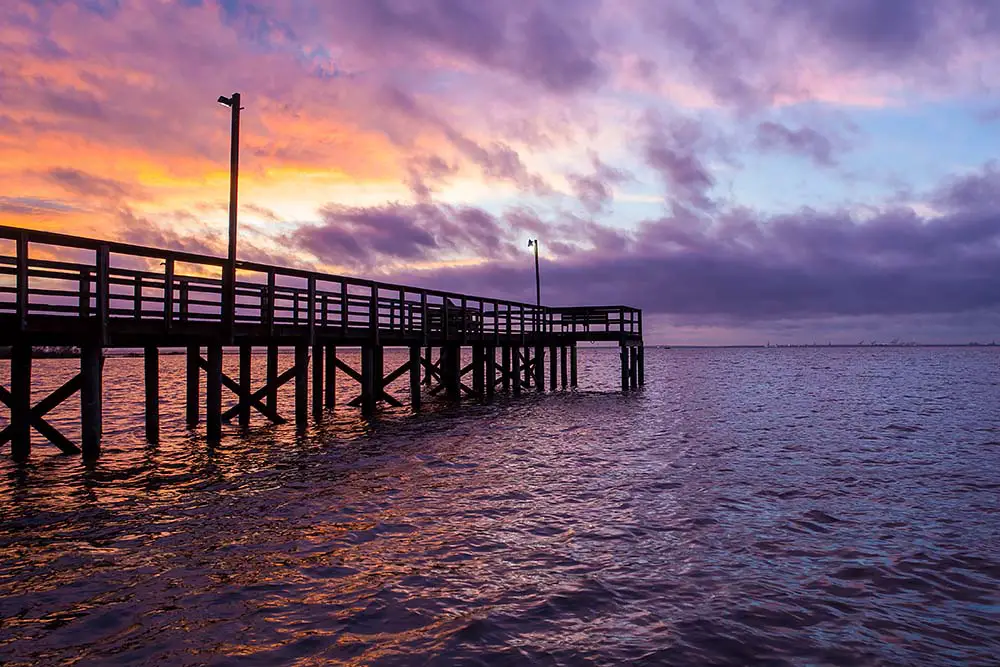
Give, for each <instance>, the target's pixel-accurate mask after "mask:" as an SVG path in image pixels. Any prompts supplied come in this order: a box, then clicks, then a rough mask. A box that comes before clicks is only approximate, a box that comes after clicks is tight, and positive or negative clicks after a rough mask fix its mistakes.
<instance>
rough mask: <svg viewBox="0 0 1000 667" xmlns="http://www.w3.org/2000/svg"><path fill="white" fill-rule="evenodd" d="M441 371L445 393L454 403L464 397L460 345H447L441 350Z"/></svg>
mask: <svg viewBox="0 0 1000 667" xmlns="http://www.w3.org/2000/svg"><path fill="white" fill-rule="evenodd" d="M441 359H442V362H441V371H442V377H443V378H444V387H445V393H446V394H447V395H448V398H450V399H451V400H453V401H457V400H459V399H461V397H462V389H461V382H462V348H461V346H460V345H459V344H458V343H447V344H445V346H444V347H442V348H441Z"/></svg>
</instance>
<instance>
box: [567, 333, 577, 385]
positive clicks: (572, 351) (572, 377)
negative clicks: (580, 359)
mask: <svg viewBox="0 0 1000 667" xmlns="http://www.w3.org/2000/svg"><path fill="white" fill-rule="evenodd" d="M576 380H577V377H576V343H573V344H572V345H570V348H569V386H571V387H573V388H574V389H575V388H576V386H577V384H576Z"/></svg>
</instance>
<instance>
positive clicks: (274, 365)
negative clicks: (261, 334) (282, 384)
mask: <svg viewBox="0 0 1000 667" xmlns="http://www.w3.org/2000/svg"><path fill="white" fill-rule="evenodd" d="M277 379H278V346H277V345H268V346H267V375H266V376H265V380H264V383H265V384H266V385H271V384H273V383H274V381H275V380H277ZM265 401H266V405H267V407H268V409H269V410H273V411H275V412H276V411H277V410H278V390H277V389H271V390H270V391H269V392H267V396H265Z"/></svg>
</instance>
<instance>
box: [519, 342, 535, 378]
mask: <svg viewBox="0 0 1000 667" xmlns="http://www.w3.org/2000/svg"><path fill="white" fill-rule="evenodd" d="M523 349H524V356H523V357H522V366H523V367H524V386H525V387H530V386H531V379H532V377H533V375H532V373H531V348H530V347H528V346H527V345H525V346H524V348H523Z"/></svg>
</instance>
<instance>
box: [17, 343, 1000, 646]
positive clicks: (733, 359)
mask: <svg viewBox="0 0 1000 667" xmlns="http://www.w3.org/2000/svg"><path fill="white" fill-rule="evenodd" d="M391 360H392V358H391V357H390V358H388V359H387V364H388V362H390V361H391ZM616 360H617V356H616V351H614V350H585V351H581V374H580V375H581V386H582V388H581V390H579V391H576V392H556V393H552V394H546V395H544V396H538V395H534V394H531V395H527V396H525V397H522V398H521V399H517V400H504V399H501V400H499V401H498V402H497V403H496V404H494V405H490V406H479V405H471V404H463V405H462V406H461V407H459V408H455V407H450V406H448V405H446V404H433V403H432V404H431V405H429V406H428V410H427V411H426V413H425V414H424V415H421V416H419V417H412V416H409V415H407V414H406V411H405V410H394V411H389V412H386V413H385V414H384V415H382V417H381V418H380V419H379V420H378V421H377V422H375V423H374V424H367V423H365V422H362V421H360V420H359V419H358V418H357V416H356V414H355V413H354V411H352V410H349V409H338V411H337V412H336V414H335V415H332V416H328V418H327V419H326V420H325V422H324V423H323V424H322V425H318V426H314V427H312V428H311V429H310V430H309V431H308V432H307V433H305V434H303V435H296V433H295V430H294V428H293V427H290V426H282V427H267V426H264V425H263V424H262V423H261V422H255V423H254V424H255V425H254V426H253V427H252V429H251V431H250V433H249V434H248V435H246V436H245V437H237V436H236V435H229V436H227V437H226V438H225V439H224V441H223V443H222V445H221V446H218V447H215V448H210V447H209V446H207V445H206V444H205V442H204V441H203V440H202V439H201V437H200V435H199V434H198V433H196V432H195V433H193V432H189V431H187V430H185V428H184V426H183V424H182V423H181V418H182V410H181V397H182V395H183V391H182V386H181V384H180V380H181V378H182V375H183V373H182V370H183V359H182V358H180V357H165V358H164V360H163V379H162V383H163V394H164V401H163V408H162V410H163V413H164V416H163V422H164V426H163V438H162V442H161V444H159V445H155V446H154V445H148V444H145V443H144V442H143V437H142V425H141V420H140V418H139V412H140V410H141V392H142V388H141V379H140V378H141V367H142V362H141V360H139V359H114V358H113V359H109V360H108V362H107V366H106V369H105V377H106V382H107V387H106V397H105V407H106V413H107V415H106V428H105V433H106V434H105V453H104V456H103V457H102V458H101V459H100V461H99V462H98V463H97V464H96V465H93V466H90V467H88V466H85V465H84V464H83V463H81V462H80V460H79V459H78V458H75V457H62V456H58V455H55V454H53V452H54V451H55V450H54V448H52V447H51V446H48V445H44V444H42V443H41V442H39V439H38V438H36V442H35V449H34V453H33V457H32V460H31V463H30V465H28V466H26V467H18V466H16V465H14V464H13V463H12V462H11V461H10V458H9V450H8V449H7V448H6V447H5V450H4V452H3V455H2V457H0V663H4V664H8V665H20V664H24V665H27V664H63V663H65V664H99V665H118V664H134V665H139V664H165V665H166V664H170V665H195V664H260V665H272V664H301V665H314V664H337V663H346V664H386V665H392V664H490V665H494V664H496V665H503V664H511V665H517V664H531V663H534V664H623V663H630V664H651V665H656V664H678V665H684V664H720V665H721V664H733V665H736V664H768V665H785V664H792V665H875V664H900V665H949V664H954V665H975V664H980V665H987V664H990V665H996V664H998V658H997V656H998V655H1000V630H998V628H1000V592H998V591H1000V384H998V378H1000V373H998V369H1000V353H998V352H997V351H996V349H995V348H994V349H987V348H983V349H974V348H970V349H803V350H788V349H783V350H774V349H770V350H768V349H758V350H653V349H651V350H648V351H647V371H646V376H647V386H646V388H645V389H644V390H643V391H640V392H636V393H634V394H632V395H628V396H621V395H619V394H616V393H613V389H614V385H615V382H616V381H617V377H618V376H617V368H616V365H615V364H616ZM256 363H257V365H258V366H259V367H261V368H263V365H264V364H263V359H258V360H257V362H256ZM226 364H227V366H231V365H235V359H230V358H227V360H226ZM73 366H74V362H71V361H55V360H53V361H41V362H37V367H36V368H37V370H36V373H38V374H39V376H40V377H41V380H42V381H41V382H40V383H39V384H40V386H39V388H38V391H39V393H40V394H41V393H44V392H45V391H46V390H51V389H53V388H54V387H55V386H57V385H58V384H59V383H61V381H63V380H65V379H66V378H67V377H68V376H69V375H70V374H71V373H72V372H73ZM233 370H234V369H233ZM6 372H7V369H6V363H4V364H3V370H2V371H0V374H2V375H3V377H0V380H2V381H4V382H6ZM340 389H341V394H342V396H344V397H348V396H347V395H348V393H349V392H350V391H351V388H350V386H349V385H348V384H347V383H346V382H345V383H342V384H341V388H340ZM602 392H603V393H602ZM290 398H291V396H290V395H288V396H284V397H283V399H282V400H283V401H284V402H285V404H284V405H283V409H284V411H285V412H286V413H290V410H289V407H290V406H289V405H288V404H287V402H288V401H289V400H290ZM60 410H61V411H57V412H56V413H54V417H55V418H54V420H53V421H54V423H57V424H59V425H61V426H63V427H66V428H67V432H68V433H69V434H70V435H71V437H74V438H75V437H76V434H74V433H73V430H74V426H75V425H76V422H77V420H76V419H75V415H74V410H73V408H72V407H71V406H63V408H61V409H60ZM0 415H3V416H2V417H0V421H2V420H3V419H5V418H6V413H0ZM77 430H78V427H77Z"/></svg>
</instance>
